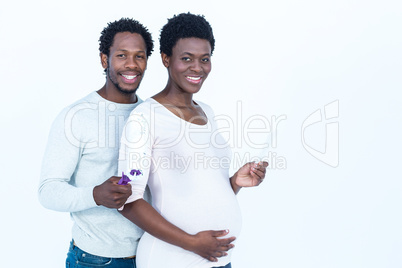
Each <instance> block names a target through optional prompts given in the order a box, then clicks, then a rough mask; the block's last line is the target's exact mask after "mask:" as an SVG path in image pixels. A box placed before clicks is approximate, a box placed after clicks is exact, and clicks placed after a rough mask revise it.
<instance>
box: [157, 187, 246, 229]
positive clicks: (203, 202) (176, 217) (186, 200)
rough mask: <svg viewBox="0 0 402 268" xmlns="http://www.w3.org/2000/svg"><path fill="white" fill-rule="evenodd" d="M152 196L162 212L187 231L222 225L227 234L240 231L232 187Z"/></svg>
mask: <svg viewBox="0 0 402 268" xmlns="http://www.w3.org/2000/svg"><path fill="white" fill-rule="evenodd" d="M153 200H154V201H155V202H154V205H155V207H156V209H157V210H158V211H160V213H161V214H162V216H164V217H165V218H166V219H167V220H168V221H170V222H171V223H173V224H174V225H176V226H178V227H179V228H181V229H182V230H184V231H185V232H187V233H189V234H196V233H198V232H200V231H205V230H224V229H228V230H229V234H228V235H227V236H238V235H239V233H240V229H241V212H240V207H239V204H238V202H237V199H236V196H235V194H234V193H233V191H232V189H231V188H227V187H225V188H224V189H214V190H213V191H211V190H209V191H200V190H199V191H196V192H193V193H188V192H186V193H183V192H182V193H180V194H178V193H176V194H175V196H169V195H168V194H165V195H164V197H163V198H160V199H158V198H153Z"/></svg>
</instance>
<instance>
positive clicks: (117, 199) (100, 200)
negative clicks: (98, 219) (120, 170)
mask: <svg viewBox="0 0 402 268" xmlns="http://www.w3.org/2000/svg"><path fill="white" fill-rule="evenodd" d="M119 180H120V177H111V178H109V179H108V180H106V181H105V182H104V183H102V184H101V185H98V186H95V188H94V191H93V195H94V199H95V202H96V204H97V205H98V206H104V207H108V208H120V207H121V206H123V205H124V203H125V202H126V200H127V198H128V197H129V196H130V195H131V184H127V185H120V184H118V182H119Z"/></svg>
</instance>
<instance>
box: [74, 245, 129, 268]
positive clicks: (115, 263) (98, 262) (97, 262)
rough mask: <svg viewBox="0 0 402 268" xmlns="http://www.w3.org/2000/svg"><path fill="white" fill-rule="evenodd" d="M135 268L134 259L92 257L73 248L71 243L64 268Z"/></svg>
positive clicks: (75, 247)
mask: <svg viewBox="0 0 402 268" xmlns="http://www.w3.org/2000/svg"><path fill="white" fill-rule="evenodd" d="M88 267H106V268H136V265H135V258H105V257H100V256H96V255H92V254H90V253H88V252H85V251H83V250H81V249H80V248H79V247H77V246H75V245H74V243H73V241H71V243H70V248H69V250H68V253H67V259H66V268H88Z"/></svg>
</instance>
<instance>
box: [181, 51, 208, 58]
mask: <svg viewBox="0 0 402 268" xmlns="http://www.w3.org/2000/svg"><path fill="white" fill-rule="evenodd" d="M185 54H187V55H190V56H194V54H193V53H190V52H183V54H182V55H185ZM202 56H203V57H204V56H211V54H210V53H205V54H204V55H202Z"/></svg>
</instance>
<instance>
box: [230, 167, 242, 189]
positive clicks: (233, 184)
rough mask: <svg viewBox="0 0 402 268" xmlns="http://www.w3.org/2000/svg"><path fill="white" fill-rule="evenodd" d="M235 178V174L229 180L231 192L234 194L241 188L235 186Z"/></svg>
mask: <svg viewBox="0 0 402 268" xmlns="http://www.w3.org/2000/svg"><path fill="white" fill-rule="evenodd" d="M236 178H237V172H236V173H235V174H234V175H233V176H232V177H231V178H230V185H231V186H232V189H233V192H234V193H235V194H237V193H238V192H239V191H240V189H241V188H242V187H241V186H239V185H237V184H236Z"/></svg>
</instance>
